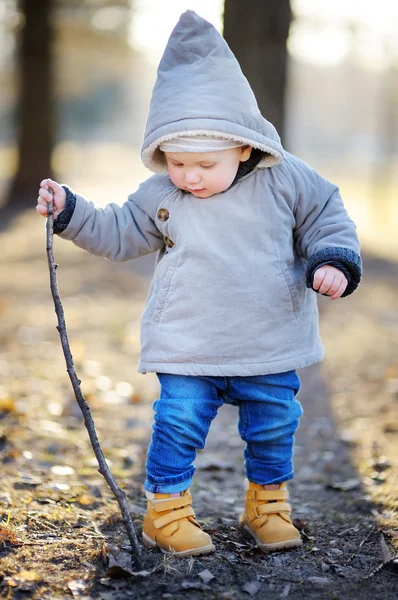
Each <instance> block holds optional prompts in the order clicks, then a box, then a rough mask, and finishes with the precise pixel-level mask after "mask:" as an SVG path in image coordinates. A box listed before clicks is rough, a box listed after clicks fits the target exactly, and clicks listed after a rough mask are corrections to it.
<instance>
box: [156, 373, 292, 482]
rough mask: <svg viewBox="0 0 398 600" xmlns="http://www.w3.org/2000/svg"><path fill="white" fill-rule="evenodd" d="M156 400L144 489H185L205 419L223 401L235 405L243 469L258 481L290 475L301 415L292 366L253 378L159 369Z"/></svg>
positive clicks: (206, 428)
mask: <svg viewBox="0 0 398 600" xmlns="http://www.w3.org/2000/svg"><path fill="white" fill-rule="evenodd" d="M158 378H159V381H160V384H161V393H160V398H159V400H156V401H155V402H154V405H153V408H154V410H155V421H154V425H153V433H152V441H151V444H150V446H149V449H148V455H147V463H146V471H147V477H146V481H145V489H146V490H148V491H150V492H157V493H166V494H169V493H172V492H181V491H184V490H186V489H187V488H188V487H189V486H190V485H191V483H192V477H193V474H194V472H195V467H194V460H195V458H196V450H197V449H198V448H204V446H205V441H206V436H207V433H208V431H209V427H210V423H211V422H212V420H213V419H214V417H215V416H216V414H217V411H218V409H219V408H220V406H222V404H223V403H224V402H225V403H226V404H234V405H236V406H237V407H238V408H239V422H238V430H239V433H240V436H241V438H242V439H243V440H244V441H245V442H246V449H245V452H244V457H245V471H246V476H247V478H248V479H249V480H250V481H253V482H254V483H259V484H261V485H264V484H269V483H280V482H282V481H287V480H288V479H292V478H293V444H294V433H295V431H296V429H297V427H298V424H299V418H300V416H301V415H302V412H303V411H302V408H301V405H300V403H299V402H298V401H297V400H296V399H295V396H296V394H297V393H298V391H299V389H300V380H299V378H298V375H297V374H296V372H295V371H288V372H286V373H278V374H275V375H259V376H254V377H203V376H200V377H191V376H185V375H171V374H165V373H159V374H158Z"/></svg>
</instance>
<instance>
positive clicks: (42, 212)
mask: <svg viewBox="0 0 398 600" xmlns="http://www.w3.org/2000/svg"><path fill="white" fill-rule="evenodd" d="M36 211H37V212H38V213H39V215H42V216H43V217H46V216H47V205H46V206H43V205H42V204H38V205H37V206H36Z"/></svg>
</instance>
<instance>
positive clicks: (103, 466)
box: [46, 188, 142, 570]
mask: <svg viewBox="0 0 398 600" xmlns="http://www.w3.org/2000/svg"><path fill="white" fill-rule="evenodd" d="M49 191H50V192H51V193H53V190H51V188H50V189H49ZM53 227H54V207H53V202H52V201H51V202H49V204H48V215H47V245H46V249H47V259H48V267H49V270H50V287H51V293H52V297H53V300H54V307H55V312H56V315H57V318H58V326H57V330H58V333H59V335H60V338H61V344H62V350H63V353H64V356H65V361H66V370H67V372H68V375H69V379H70V381H71V384H72V387H73V391H74V394H75V398H76V400H77V403H78V405H79V406H80V409H81V411H82V413H83V417H84V424H85V426H86V428H87V431H88V435H89V438H90V442H91V445H92V447H93V450H94V454H95V456H96V458H97V461H98V465H99V469H98V471H99V472H100V473H101V475H102V476H103V477H104V478H105V480H106V482H107V484H108V485H109V487H110V488H111V490H112V492H113V494H114V495H115V497H116V500H117V501H118V504H119V506H120V510H121V513H122V516H123V523H124V525H125V528H126V531H127V536H128V538H129V541H130V544H131V550H132V560H133V562H134V563H135V568H138V569H140V570H141V568H142V562H141V551H140V547H139V544H138V540H137V535H136V533H135V529H134V525H133V521H132V519H131V516H130V511H129V508H128V505H127V500H126V495H125V493H124V492H123V491H122V490H121V489H120V488H119V486H118V485H117V484H116V482H115V480H114V479H113V476H112V475H111V472H110V470H109V467H108V465H107V463H106V460H105V457H104V454H103V452H102V449H101V446H100V443H99V440H98V436H97V432H96V430H95V425H94V421H93V418H92V416H91V411H90V407H89V405H88V404H87V401H86V399H85V398H84V396H83V393H82V391H81V387H80V383H81V381H80V379H79V378H78V376H77V374H76V369H75V366H74V364H73V357H72V353H71V350H70V346H69V341H68V334H67V330H66V323H65V316H64V309H63V306H62V302H61V297H60V295H59V291H58V283H57V275H56V269H57V266H58V265H57V264H56V263H55V259H54V251H53V235H54V234H53Z"/></svg>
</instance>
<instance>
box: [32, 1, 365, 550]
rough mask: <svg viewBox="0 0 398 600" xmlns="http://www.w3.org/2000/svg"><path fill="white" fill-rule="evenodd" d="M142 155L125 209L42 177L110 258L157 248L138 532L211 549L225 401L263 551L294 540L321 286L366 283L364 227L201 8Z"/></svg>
mask: <svg viewBox="0 0 398 600" xmlns="http://www.w3.org/2000/svg"><path fill="white" fill-rule="evenodd" d="M142 160H143V163H144V164H145V165H146V166H147V167H148V168H149V169H151V170H152V171H153V172H154V173H155V175H153V176H152V177H150V178H149V179H148V180H147V181H145V182H144V183H143V184H142V185H141V186H140V187H139V189H138V191H136V192H135V193H133V194H131V195H130V196H129V197H128V201H127V202H126V203H125V204H124V205H123V206H121V207H120V206H118V205H116V204H109V205H108V206H106V207H105V208H104V209H99V208H96V207H95V206H94V205H93V203H92V202H88V201H87V200H85V199H84V198H83V197H82V196H80V195H79V194H76V193H74V192H72V191H71V189H69V188H68V187H67V186H60V185H59V184H58V183H56V182H55V181H52V180H50V179H45V180H43V181H42V182H41V187H40V191H39V199H38V205H37V211H38V212H39V213H40V214H41V215H43V216H46V214H47V203H48V201H49V200H50V197H51V196H50V193H49V191H48V188H49V187H52V188H53V190H54V204H55V217H56V220H55V232H56V233H58V234H59V235H60V237H62V238H64V239H67V240H72V241H73V242H74V243H75V244H77V245H78V246H80V247H82V248H85V249H86V250H88V251H89V252H91V253H93V254H97V255H99V256H104V257H106V258H108V259H111V260H118V261H125V260H129V259H132V258H135V257H138V256H142V255H144V254H148V253H150V252H158V260H157V264H156V269H155V273H154V277H153V281H152V284H151V288H150V291H149V296H148V300H147V303H146V307H145V311H144V313H143V316H142V321H141V342H142V348H141V357H140V362H139V367H138V370H139V372H141V373H146V372H155V373H157V375H158V378H159V381H160V384H161V391H160V398H159V399H158V400H156V402H155V403H154V410H155V420H154V425H153V435H152V441H151V444H150V447H149V450H148V455H147V464H146V481H145V490H146V495H147V498H148V505H147V512H146V515H145V518H144V526H143V541H144V543H145V545H147V546H153V547H155V546H158V547H159V548H160V549H161V550H162V551H164V552H174V553H175V554H177V555H180V556H188V555H196V554H205V553H208V552H212V551H213V550H214V545H213V543H212V540H211V538H210V536H209V535H208V534H207V533H206V532H204V531H203V530H202V529H201V527H200V525H199V524H198V522H197V521H196V520H195V514H194V512H193V509H192V507H191V504H192V498H191V494H190V491H189V488H190V485H191V482H192V477H193V475H194V471H195V467H194V461H195V456H196V450H197V449H198V448H203V447H204V445H205V440H206V436H207V433H208V430H209V426H210V423H211V421H212V419H213V418H214V417H215V415H216V413H217V410H218V408H219V407H220V406H221V405H222V404H223V403H224V402H226V403H230V404H234V405H236V406H237V407H238V410H239V422H238V429H239V433H240V435H241V437H242V439H243V440H244V441H245V442H246V449H245V456H244V458H245V471H246V476H247V485H246V487H247V491H246V504H245V509H244V512H243V514H242V516H241V519H240V520H241V523H242V525H243V526H244V527H245V528H246V530H247V531H248V532H249V533H250V534H251V535H252V536H253V538H254V540H255V542H256V544H257V545H258V546H259V547H260V548H261V549H263V550H264V551H266V552H268V551H272V550H281V549H285V548H295V547H297V546H299V545H300V544H301V539H300V534H299V532H298V531H297V529H296V528H295V527H294V526H293V524H292V521H291V517H290V514H291V507H290V504H289V503H288V502H287V500H288V491H287V488H286V482H287V481H288V480H290V479H292V477H293V463H292V460H293V442H294V433H295V431H296V429H297V427H298V423H299V418H300V416H301V414H302V409H301V406H300V403H299V402H298V400H297V399H296V396H297V393H298V391H299V387H300V382H299V378H298V376H297V374H296V369H298V368H302V367H306V366H308V365H311V364H312V363H314V362H317V361H319V360H321V358H322V354H323V351H322V345H321V342H320V339H319V332H318V312H317V303H316V295H315V293H314V291H316V292H319V293H321V294H324V295H327V296H329V297H330V298H331V299H333V300H335V299H337V298H340V297H343V296H347V295H349V294H351V293H352V292H353V291H354V290H355V289H356V287H357V286H358V284H359V282H360V278H361V259H360V257H359V243H358V239H357V236H356V233H355V226H354V224H353V222H352V221H351V220H350V218H349V217H348V215H347V213H346V210H345V208H344V206H343V203H342V200H341V198H340V195H339V191H338V188H337V187H336V186H335V185H333V184H332V183H330V182H328V181H326V180H325V179H323V178H322V177H321V176H320V175H319V174H317V173H316V172H315V171H314V170H313V169H311V168H310V167H309V166H308V165H307V164H305V163H304V162H302V161H301V160H299V159H298V158H296V157H294V156H292V155H291V154H289V153H288V152H286V151H284V149H283V148H282V145H281V142H280V139H279V136H278V134H277V132H276V131H275V128H274V127H273V126H272V125H271V124H270V123H269V122H268V121H266V120H265V119H264V118H263V117H262V116H261V114H260V112H259V110H258V107H257V103H256V100H255V98H254V95H253V92H252V90H251V88H250V86H249V84H248V82H247V80H246V79H245V77H244V76H243V74H242V72H241V70H240V67H239V65H238V63H237V61H236V59H235V57H234V55H233V54H232V52H231V50H230V49H229V47H228V46H227V44H226V42H225V41H224V39H223V38H222V37H221V35H220V34H219V33H218V32H217V31H216V29H215V28H214V27H213V26H212V25H211V24H210V23H208V22H207V21H205V20H204V19H202V18H200V17H199V16H198V15H196V14H195V13H194V12H192V11H187V12H186V13H184V14H183V15H182V16H181V18H180V20H179V22H178V24H177V25H176V27H175V29H174V31H173V32H172V34H171V37H170V39H169V41H168V44H167V46H166V49H165V52H164V55H163V57H162V59H161V62H160V65H159V68H158V76H157V81H156V84H155V86H154V89H153V94H152V99H151V105H150V110H149V116H148V121H147V126H146V131H145V137H144V143H143V146H142Z"/></svg>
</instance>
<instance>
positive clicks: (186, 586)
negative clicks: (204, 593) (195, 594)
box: [181, 580, 210, 590]
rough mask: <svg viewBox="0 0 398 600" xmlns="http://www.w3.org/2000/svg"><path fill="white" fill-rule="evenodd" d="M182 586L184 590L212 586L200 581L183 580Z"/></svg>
mask: <svg viewBox="0 0 398 600" xmlns="http://www.w3.org/2000/svg"><path fill="white" fill-rule="evenodd" d="M181 587H182V588H183V589H184V590H209V589H210V587H209V586H208V585H205V584H204V583H200V582H199V581H188V580H184V581H181Z"/></svg>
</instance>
